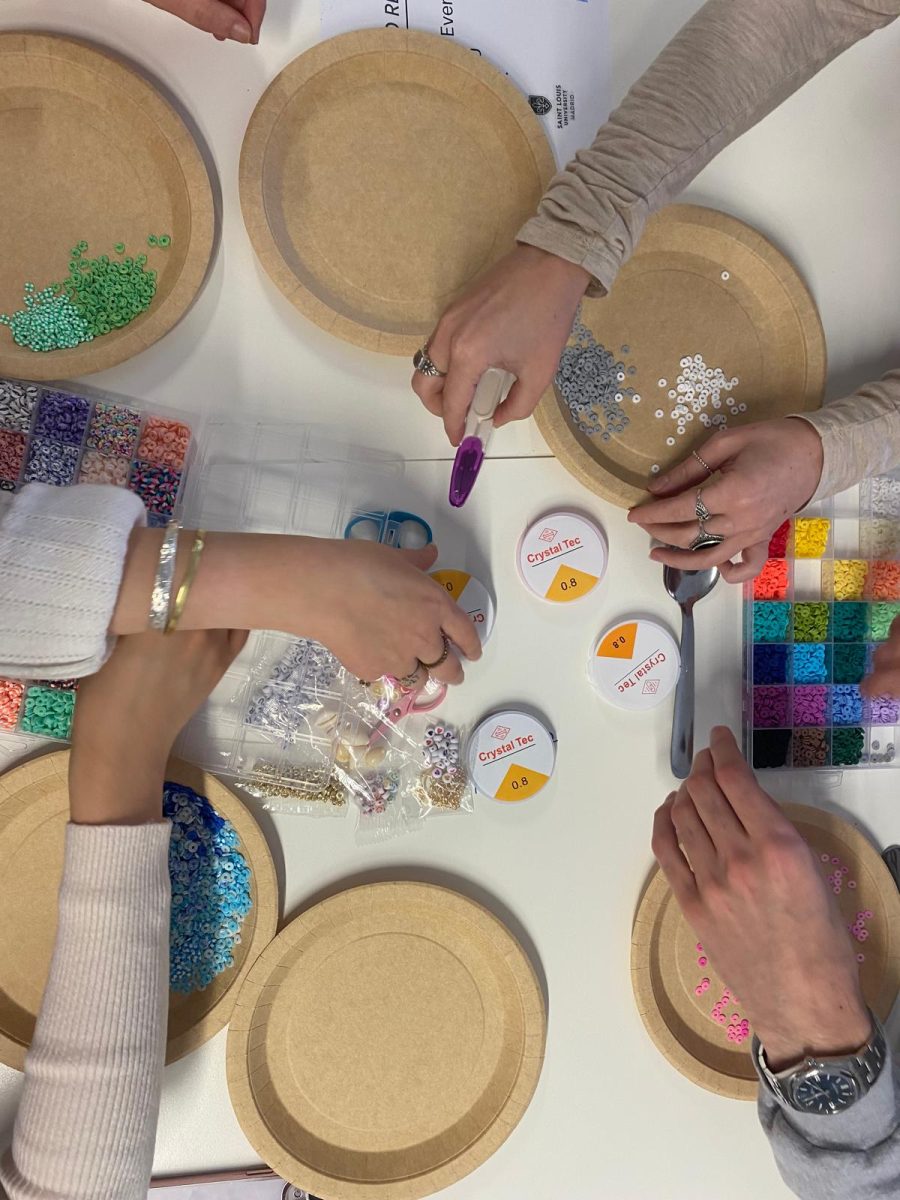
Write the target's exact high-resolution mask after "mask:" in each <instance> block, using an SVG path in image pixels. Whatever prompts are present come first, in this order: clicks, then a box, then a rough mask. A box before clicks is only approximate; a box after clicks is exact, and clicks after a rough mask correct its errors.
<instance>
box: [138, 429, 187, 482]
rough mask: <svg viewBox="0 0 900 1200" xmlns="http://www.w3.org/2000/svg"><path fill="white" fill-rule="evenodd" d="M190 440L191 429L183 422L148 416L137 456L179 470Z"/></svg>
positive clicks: (182, 464)
mask: <svg viewBox="0 0 900 1200" xmlns="http://www.w3.org/2000/svg"><path fill="white" fill-rule="evenodd" d="M190 440H191V431H190V429H189V428H188V426H187V425H185V424H184V423H183V422H181V421H170V420H167V419H165V418H164V417H150V418H148V420H147V424H146V425H145V426H144V433H143V436H142V437H141V442H140V445H139V446H138V452H137V456H138V458H142V459H145V460H146V461H147V462H154V463H159V464H160V466H163V467H171V468H172V469H173V470H174V471H180V470H181V468H182V467H183V466H184V459H185V455H186V454H187V450H188V445H189V444H190Z"/></svg>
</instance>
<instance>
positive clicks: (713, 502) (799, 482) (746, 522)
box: [628, 417, 823, 583]
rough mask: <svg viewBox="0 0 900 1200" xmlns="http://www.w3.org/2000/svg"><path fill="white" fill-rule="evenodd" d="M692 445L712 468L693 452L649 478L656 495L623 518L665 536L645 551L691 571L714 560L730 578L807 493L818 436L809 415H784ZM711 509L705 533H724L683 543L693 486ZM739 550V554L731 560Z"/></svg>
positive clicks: (758, 556)
mask: <svg viewBox="0 0 900 1200" xmlns="http://www.w3.org/2000/svg"><path fill="white" fill-rule="evenodd" d="M697 453H698V454H699V455H700V457H701V458H702V459H703V461H704V462H705V463H707V464H708V466H709V467H710V469H711V470H712V471H714V472H716V473H718V476H719V477H718V478H717V479H714V480H712V482H711V483H709V485H708V486H707V483H706V481H707V479H709V478H710V476H709V473H708V472H707V471H706V470H705V469H704V468H703V466H702V464H701V463H700V462H698V460H697V458H695V457H694V455H693V454H691V455H689V456H688V457H687V458H686V459H684V461H683V462H681V463H679V464H678V466H676V467H673V468H672V470H671V471H668V472H667V473H666V474H665V475H661V476H660V477H659V479H656V480H654V482H653V483H651V484H650V485H649V488H650V491H651V492H652V493H653V495H654V496H655V497H657V498H656V499H654V500H651V501H650V502H649V503H647V504H642V505H640V506H639V507H638V508H633V509H632V510H631V512H630V513H629V514H628V520H629V521H632V522H633V523H634V524H636V525H640V526H641V528H642V529H644V530H646V532H647V533H649V534H650V536H651V537H652V538H655V539H656V540H657V541H659V542H663V543H665V545H663V546H657V547H655V548H654V549H653V550H651V552H650V557H651V558H652V559H653V561H654V562H659V563H668V564H669V565H670V566H673V567H681V568H682V569H684V570H689V571H696V570H703V569H704V568H706V567H713V566H717V567H718V568H719V570H720V571H721V573H722V577H723V578H724V579H726V580H727V581H728V582H729V583H741V582H743V581H744V580H746V579H752V578H753V577H754V576H755V575H756V574H758V573H759V571H760V569H761V568H762V566H763V563H764V562H765V561H766V556H767V551H768V545H769V539H770V538H771V536H772V534H773V533H774V532H775V530H776V529H777V528H778V526H779V525H781V524H782V522H783V521H785V520H786V519H787V518H788V517H790V516H792V515H793V514H794V513H795V512H797V511H798V509H800V508H802V507H803V506H804V504H806V503H808V501H809V500H810V499H811V498H812V496H813V494H814V493H815V490H816V488H817V487H818V486H819V479H820V478H821V475H822V464H823V452H822V440H821V438H820V437H819V435H818V433H817V432H816V431H815V429H814V428H813V427H812V425H810V424H809V423H808V422H807V421H804V420H802V419H799V418H796V417H787V418H785V419H783V420H777V421H760V422H758V423H757V424H755V425H744V426H741V427H740V428H739V429H726V430H722V431H721V432H719V433H714V434H713V436H712V437H711V438H710V439H709V440H708V441H706V442H704V443H703V445H702V446H700V447H699V448H698V451H697ZM698 489H702V492H703V496H702V499H703V503H704V504H705V505H706V507H707V508H708V509H709V511H710V513H711V514H712V515H711V517H710V519H709V520H708V521H706V522H705V527H706V530H707V532H708V533H717V534H722V535H724V538H725V540H724V541H723V542H722V543H721V544H720V545H718V546H712V547H710V548H709V549H707V550H696V551H692V550H688V549H687V547H688V546H690V544H691V542H692V540H693V539H694V538H695V537H696V536H697V533H698V531H699V523H698V521H697V515H696V511H695V509H696V503H697V491H698ZM736 555H740V556H741V557H740V561H739V562H731V559H732V558H734V557H735V556H736Z"/></svg>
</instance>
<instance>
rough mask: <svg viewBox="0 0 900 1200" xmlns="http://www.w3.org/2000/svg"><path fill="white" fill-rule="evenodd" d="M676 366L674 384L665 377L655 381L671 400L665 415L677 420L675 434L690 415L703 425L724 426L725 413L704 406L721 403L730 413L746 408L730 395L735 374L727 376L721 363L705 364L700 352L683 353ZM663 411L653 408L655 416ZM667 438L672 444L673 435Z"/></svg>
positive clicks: (684, 427) (737, 380)
mask: <svg viewBox="0 0 900 1200" xmlns="http://www.w3.org/2000/svg"><path fill="white" fill-rule="evenodd" d="M679 366H680V367H681V373H680V374H679V375H678V378H677V379H676V380H675V386H674V387H669V382H668V380H666V379H660V380H659V381H658V384H659V387H661V388H667V389H668V391H667V392H666V395H667V398H668V399H669V400H672V401H674V405H675V407H674V408H673V409H672V411H671V412H670V414H669V415H670V417H671V418H672V420H673V421H676V422H677V432H678V434H680V435H683V434H684V433H686V432H687V429H686V423H687V422H688V421H693V419H694V417H697V419H698V420H699V422H700V424H701V425H703V426H704V427H705V428H707V429H715V428H722V429H725V428H726V427H727V425H728V417H727V415H726V414H725V413H723V412H717V413H716V415H715V416H710V415H709V413H707V412H704V411H703V410H704V409H705V408H707V407H708V406H709V407H711V408H716V409H720V408H721V407H722V405H723V404H725V405H727V407H728V412H729V413H730V414H731V415H732V416H736V415H737V414H738V413H739V412H746V411H747V405H746V404H743V403H738V400H737V398H736V397H735V396H732V395H731V392H733V391H734V389H735V388H736V387H737V385H738V384H739V383H740V380H739V379H738V377H737V376H736V375H734V376H732V377H731V378H730V379H729V378H728V377H727V376H726V374H725V371H724V370H723V369H722V367H709V366H707V364H706V362H705V361H704V359H703V355H702V354H686V355H685V356H684V357H683V358H682V359H680V360H679ZM664 415H665V414H664V413H663V411H662V409H657V412H656V416H657V417H662V416H664ZM667 442H668V444H669V445H670V446H673V445H674V444H675V439H674V438H668V439H667Z"/></svg>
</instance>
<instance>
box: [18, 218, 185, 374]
mask: <svg viewBox="0 0 900 1200" xmlns="http://www.w3.org/2000/svg"><path fill="white" fill-rule="evenodd" d="M147 243H148V245H150V246H155V247H159V248H161V249H163V250H166V249H168V247H169V246H170V245H171V244H172V239H171V237H170V236H169V234H167V233H163V234H158V235H157V234H153V233H152V234H150V236H149V237H148V238H147ZM87 250H88V244H87V242H85V241H80V242H79V243H78V245H77V246H73V247H72V250H71V251H70V261H69V274H68V276H67V277H66V278H65V279H64V280H63V281H62V282H61V283H51V284H48V285H47V287H44V288H42V289H41V290H40V291H37V290H36V288H35V285H34V284H33V283H26V284H25V286H24V289H23V290H24V295H23V297H22V308H20V309H18V310H17V311H16V312H14V313H11V314H10V313H0V325H6V326H8V327H9V330H10V332H11V333H12V336H13V340H14V341H15V343H16V345H18V346H25V347H27V348H28V349H29V350H35V351H47V350H71V349H72V348H73V347H74V346H80V345H81V343H82V342H90V341H93V339H94V338H95V337H100V336H102V335H103V334H104V333H109V332H111V330H113V329H121V328H122V327H123V326H125V325H128V324H129V323H130V322H131V321H133V320H134V319H135V317H138V316H140V314H141V313H142V312H146V311H147V309H148V308H149V307H150V305H151V304H152V302H153V298H154V296H155V295H156V272H155V271H153V270H150V269H148V267H147V255H146V254H139V255H137V257H136V258H123V259H121V261H119V262H110V259H109V256H108V255H106V254H102V255H101V256H100V257H99V258H89V257H88V256H87ZM115 251H116V253H117V254H120V255H121V254H124V252H125V243H124V242H116V244H115Z"/></svg>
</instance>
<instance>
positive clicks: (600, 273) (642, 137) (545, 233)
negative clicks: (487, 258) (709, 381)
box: [519, 0, 900, 295]
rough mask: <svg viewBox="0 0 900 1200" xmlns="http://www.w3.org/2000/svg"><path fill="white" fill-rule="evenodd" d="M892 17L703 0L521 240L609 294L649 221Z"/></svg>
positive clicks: (867, 11)
mask: <svg viewBox="0 0 900 1200" xmlns="http://www.w3.org/2000/svg"><path fill="white" fill-rule="evenodd" d="M898 16H900V0H709V3H707V4H705V5H704V6H703V8H701V9H700V11H699V12H698V13H697V14H696V16H695V17H694V18H693V19H692V20H691V21H690V22H688V24H687V25H686V26H685V27H684V29H682V31H681V32H680V33H679V34H678V35H677V36H676V37H675V38H674V40H673V41H672V42H670V44H669V45H668V46H667V47H666V49H665V50H663V52H662V54H660V56H659V58H657V60H656V62H655V63H653V65H652V66H651V67H650V68H649V70H648V71H647V72H646V73H645V74H644V75H643V76H642V77H641V78H640V79H639V80H638V81H637V83H636V84H635V85H634V86H633V87H632V89H631V91H630V92H629V93H628V95H627V96H626V97H625V99H624V100H623V102H622V104H621V105H620V106H619V108H618V109H616V111H615V112H614V113H613V114H612V116H611V117H610V119H609V121H608V122H607V123H606V125H604V126H603V128H602V129H601V130H600V132H599V133H598V134H597V137H596V139H595V140H594V143H593V145H592V146H590V147H588V149H586V150H582V151H580V152H579V153H578V154H577V155H576V157H575V160H574V162H572V163H570V164H569V166H568V167H566V169H565V170H564V171H562V172H560V173H559V174H558V175H557V176H556V177H555V178H554V180H553V181H552V182H551V184H550V186H549V188H548V189H547V192H546V193H545V195H544V198H543V199H542V201H541V203H540V206H539V208H538V213H537V216H535V217H533V218H532V219H531V220H530V221H529V222H528V223H527V224H526V225H525V226H524V228H523V229H522V230H521V232H520V233H519V240H520V241H522V242H527V243H529V244H530V245H533V246H538V247H540V248H541V249H543V250H547V251H549V252H550V253H552V254H556V255H558V256H559V257H560V258H565V259H567V260H568V261H570V262H574V263H578V264H579V265H580V266H582V267H584V268H585V269H586V270H588V271H590V273H591V274H592V275H593V276H594V279H595V281H596V282H595V284H594V285H593V286H592V288H591V289H590V291H591V293H592V294H594V295H605V293H606V292H607V291H608V290H609V288H610V287H611V286H612V283H613V280H614V279H615V277H616V274H617V273H618V271H619V268H620V267H621V266H622V264H623V263H624V262H625V261H626V260H627V259H628V258H629V256H630V255H631V253H632V251H633V250H634V247H635V245H636V243H637V241H638V238H639V237H640V235H641V231H642V230H643V227H644V223H645V221H646V219H647V217H648V216H649V215H650V214H651V213H653V212H656V211H657V210H658V209H660V208H662V207H663V206H664V205H666V204H668V203H669V202H670V201H672V200H673V199H675V197H676V196H677V195H678V194H679V192H681V191H682V190H683V188H684V187H685V186H686V185H687V184H688V183H689V182H690V181H691V180H692V179H693V178H694V177H695V176H696V175H697V174H698V173H699V172H700V171H701V170H702V168H703V167H705V166H706V164H707V163H708V162H709V161H710V160H711V159H713V158H714V157H715V156H716V154H718V152H719V151H720V150H722V149H723V148H724V147H725V146H727V145H728V144H729V143H730V142H732V141H734V139H735V138H736V137H738V136H739V135H740V134H742V133H744V132H745V131H746V130H747V129H749V128H750V127H751V126H753V125H755V124H756V123H757V122H758V121H760V120H761V119H762V118H763V117H764V116H766V114H767V113H769V112H771V111H772V110H773V109H774V108H777V106H778V105H779V104H780V103H781V102H782V101H783V100H784V99H785V98H786V97H788V96H789V95H791V93H792V92H795V91H797V89H798V88H799V87H801V86H802V85H803V84H804V83H806V81H807V80H808V79H810V78H811V77H812V76H813V75H815V74H816V72H817V71H820V70H821V69H822V67H824V66H826V64H827V63H829V62H830V61H831V60H832V59H833V58H836V57H837V56H838V55H839V54H840V53H841V52H842V51H844V50H846V49H847V48H848V47H849V46H852V45H853V44H854V42H858V41H859V40H860V39H861V38H863V37H865V36H866V35H867V34H869V33H871V32H872V31H873V30H875V29H879V28H880V27H882V26H884V25H887V24H889V23H890V22H891V21H892V20H893V19H894V18H896V17H898ZM890 102H891V101H890V98H889V97H887V96H886V97H885V103H886V104H890Z"/></svg>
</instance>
